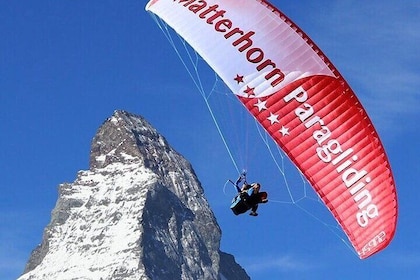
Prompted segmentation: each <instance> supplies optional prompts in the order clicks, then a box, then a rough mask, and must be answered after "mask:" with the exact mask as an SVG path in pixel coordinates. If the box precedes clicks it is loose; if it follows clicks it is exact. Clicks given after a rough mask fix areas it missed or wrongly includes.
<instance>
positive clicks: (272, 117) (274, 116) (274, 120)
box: [267, 113, 279, 124]
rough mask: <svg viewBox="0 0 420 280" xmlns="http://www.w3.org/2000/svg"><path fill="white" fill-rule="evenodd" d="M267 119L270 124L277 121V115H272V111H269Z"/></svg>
mask: <svg viewBox="0 0 420 280" xmlns="http://www.w3.org/2000/svg"><path fill="white" fill-rule="evenodd" d="M267 119H268V120H270V122H271V124H274V123H278V122H279V115H274V114H273V113H270V116H269V117H268V118H267Z"/></svg>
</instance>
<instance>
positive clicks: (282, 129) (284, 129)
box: [280, 126, 290, 136]
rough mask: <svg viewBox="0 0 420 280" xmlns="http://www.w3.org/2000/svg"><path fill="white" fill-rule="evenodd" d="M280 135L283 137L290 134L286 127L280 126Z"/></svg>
mask: <svg viewBox="0 0 420 280" xmlns="http://www.w3.org/2000/svg"><path fill="white" fill-rule="evenodd" d="M280 133H281V134H282V135H283V136H286V135H290V133H289V129H288V128H287V127H284V126H282V127H281V129H280Z"/></svg>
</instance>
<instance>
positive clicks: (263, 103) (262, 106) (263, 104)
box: [254, 99, 267, 112]
mask: <svg viewBox="0 0 420 280" xmlns="http://www.w3.org/2000/svg"><path fill="white" fill-rule="evenodd" d="M266 105H267V101H261V100H260V99H258V102H257V103H255V104H254V107H258V112H261V111H262V110H267V106H266Z"/></svg>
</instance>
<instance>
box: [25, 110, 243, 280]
mask: <svg viewBox="0 0 420 280" xmlns="http://www.w3.org/2000/svg"><path fill="white" fill-rule="evenodd" d="M220 239H221V230H220V228H219V226H218V224H217V221H216V219H215V217H214V214H213V212H212V211H211V209H210V206H209V204H208V202H207V200H206V199H205V197H204V191H203V188H202V187H201V184H200V182H199V181H198V178H197V177H196V175H195V173H194V171H193V169H192V167H191V165H190V164H189V162H188V161H187V160H186V159H185V158H183V157H182V156H181V155H180V154H179V153H178V152H176V151H175V150H174V149H173V148H171V147H170V146H169V144H168V143H167V141H166V140H165V139H164V137H163V136H162V135H160V134H159V133H158V132H157V131H156V130H155V129H154V128H153V127H152V126H151V125H150V124H149V123H148V122H147V121H146V120H145V119H144V118H142V117H140V116H137V115H134V114H131V113H128V112H125V111H115V112H114V114H113V115H112V116H111V117H110V118H108V119H107V120H106V121H105V122H104V123H103V124H102V125H101V126H100V128H99V129H98V132H97V134H96V135H95V136H94V138H93V141H92V150H91V154H90V168H89V170H85V171H80V172H79V173H78V175H77V178H76V180H75V181H74V182H73V183H64V184H61V185H60V186H59V197H58V200H57V203H56V206H55V207H54V209H53V211H52V214H51V221H50V223H49V224H48V225H47V227H46V228H45V230H44V234H43V239H42V242H41V244H40V245H39V246H37V247H36V248H35V250H34V251H33V252H32V254H31V256H30V259H29V261H28V263H27V265H26V268H25V271H24V274H23V275H22V276H21V277H20V278H19V280H29V279H92V280H93V279H124V280H129V279H145V280H146V279H229V280H236V279H238V280H239V279H249V277H248V275H247V274H246V272H245V271H244V270H243V269H242V268H241V267H240V266H239V265H238V264H237V263H236V262H235V261H234V258H233V256H231V255H228V254H226V253H223V252H221V251H220Z"/></svg>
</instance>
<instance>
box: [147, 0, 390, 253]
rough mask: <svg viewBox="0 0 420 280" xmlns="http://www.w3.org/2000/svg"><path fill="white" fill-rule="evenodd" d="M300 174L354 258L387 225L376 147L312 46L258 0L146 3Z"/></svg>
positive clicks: (381, 244)
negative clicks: (340, 231)
mask: <svg viewBox="0 0 420 280" xmlns="http://www.w3.org/2000/svg"><path fill="white" fill-rule="evenodd" d="M146 10H148V11H150V12H152V13H154V14H156V15H157V16H158V17H160V18H161V19H162V20H163V21H165V22H166V23H167V24H168V25H169V26H171V27H172V28H173V29H174V30H175V31H176V32H177V33H178V34H179V35H180V36H182V37H183V38H184V39H185V40H186V41H187V42H188V43H189V44H190V45H191V46H192V47H193V48H194V49H195V50H196V51H197V53H199V54H200V56H201V57H203V58H204V59H205V60H206V62H207V63H208V64H209V65H210V66H211V67H212V68H213V69H214V70H215V71H216V73H217V74H218V75H219V76H220V77H221V78H222V79H223V81H224V82H225V83H226V85H227V86H228V87H229V88H230V89H231V91H232V92H233V94H235V95H236V96H237V98H238V99H239V100H240V101H241V102H242V103H243V105H244V107H245V108H246V109H247V110H248V111H249V113H250V114H252V115H253V116H254V117H255V119H256V120H257V121H258V122H259V123H260V124H261V126H262V127H263V128H264V129H265V130H266V131H267V132H268V134H269V135H270V136H271V137H272V138H273V139H274V141H275V142H276V143H277V145H278V146H279V147H281V149H282V150H283V151H284V152H285V153H286V154H287V155H288V157H289V158H290V159H291V160H292V161H293V163H294V164H295V165H296V166H297V167H298V168H299V170H300V171H301V172H302V174H304V176H305V177H306V179H307V180H308V181H309V182H310V184H311V186H312V187H313V188H314V190H315V191H316V192H317V193H318V195H319V197H320V198H321V199H322V200H323V202H324V203H325V205H326V206H327V207H328V209H329V210H330V211H331V213H332V214H333V215H334V217H335V219H336V220H337V221H338V223H339V224H340V225H341V227H342V228H343V230H344V232H345V233H346V235H347V236H348V238H349V240H350V241H351V243H352V245H353V247H354V249H355V250H356V252H357V253H358V255H359V257H360V258H367V257H369V256H371V255H373V254H375V253H376V252H379V251H380V250H382V249H383V248H385V247H386V246H387V245H388V244H389V242H390V241H391V240H392V238H393V236H394V233H395V228H396V222H397V197H396V190H395V183H394V179H393V176H392V172H391V168H390V164H389V161H388V159H387V156H386V154H385V150H384V148H383V145H382V144H381V141H380V139H379V136H378V134H377V132H376V130H375V128H374V126H373V124H372V122H371V121H370V119H369V117H368V115H367V113H366V111H365V110H364V108H363V107H362V105H361V103H360V101H359V100H358V98H357V97H356V95H355V94H354V92H353V90H352V89H351V88H350V86H349V85H348V84H347V82H346V81H345V80H344V78H343V77H342V76H341V75H340V73H339V72H338V70H337V69H336V68H335V67H334V65H333V64H332V63H331V62H330V61H329V60H328V58H327V57H326V56H325V55H324V54H323V53H322V51H321V50H320V49H319V48H318V47H317V46H316V45H315V43H314V42H313V41H312V40H311V39H310V38H309V37H308V36H307V35H306V34H305V33H304V32H303V31H302V30H301V29H300V28H299V27H297V26H296V25H295V24H294V23H293V22H292V21H291V20H290V19H289V18H288V17H287V16H285V15H284V14H283V13H282V12H281V11H280V10H278V9H277V8H275V7H274V6H272V5H271V4H270V3H268V2H267V1H264V0H235V1H231V0H217V1H216V0H207V1H201V0H196V1H194V0H188V1H186V0H175V1H173V0H171V1H169V0H152V1H150V2H149V3H148V4H147V6H146Z"/></svg>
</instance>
